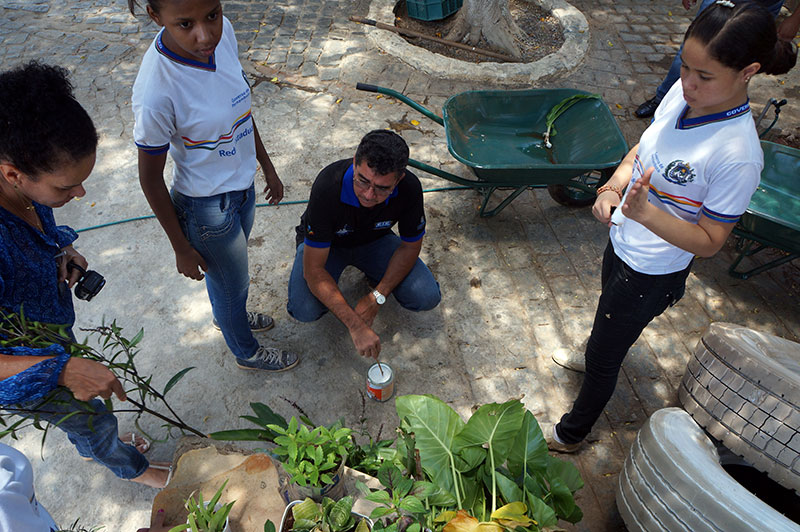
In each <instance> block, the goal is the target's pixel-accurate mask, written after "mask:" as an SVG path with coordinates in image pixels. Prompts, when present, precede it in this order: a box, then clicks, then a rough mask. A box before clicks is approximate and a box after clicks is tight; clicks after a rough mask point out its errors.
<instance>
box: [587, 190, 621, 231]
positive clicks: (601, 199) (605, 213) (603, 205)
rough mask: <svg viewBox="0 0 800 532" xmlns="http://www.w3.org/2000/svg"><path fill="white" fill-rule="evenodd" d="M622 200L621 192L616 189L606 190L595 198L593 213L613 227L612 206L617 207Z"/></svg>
mask: <svg viewBox="0 0 800 532" xmlns="http://www.w3.org/2000/svg"><path fill="white" fill-rule="evenodd" d="M619 202H620V197H619V194H617V193H616V192H615V191H614V190H606V191H604V192H603V193H602V194H600V195H599V196H597V199H596V200H594V205H592V214H594V217H595V218H597V219H598V220H600V221H601V222H602V223H604V224H605V225H607V226H609V227H611V208H612V207H617V206H618V205H619Z"/></svg>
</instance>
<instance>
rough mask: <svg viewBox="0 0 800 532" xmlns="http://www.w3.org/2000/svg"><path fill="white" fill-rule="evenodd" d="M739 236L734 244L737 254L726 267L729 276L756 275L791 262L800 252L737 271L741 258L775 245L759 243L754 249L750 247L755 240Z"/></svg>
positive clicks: (745, 276) (740, 277)
mask: <svg viewBox="0 0 800 532" xmlns="http://www.w3.org/2000/svg"><path fill="white" fill-rule="evenodd" d="M740 236H741V238H742V240H741V241H739V242H738V243H737V244H736V249H737V251H739V254H738V255H737V256H736V259H735V260H734V261H733V263H731V265H730V267H729V268H728V274H730V276H731V277H735V278H737V279H742V280H746V279H749V278H750V277H752V276H754V275H758V274H759V273H763V272H765V271H767V270H770V269H772V268H775V267H777V266H780V265H781V264H786V263H787V262H791V261H793V260H794V259H796V258H798V257H800V253H789V254H788V255H785V256H783V257H779V258H777V259H775V260H772V261H769V262H767V263H766V264H762V265H761V266H757V267H755V268H753V269H751V270H748V271H746V272H742V271H737V270H736V268H737V266H739V263H740V262H742V259H744V258H745V257H752V256H753V255H755V254H756V253H758V252H760V251H763V250H765V249H767V248H768V247H775V246H770V245H768V244H763V243H759V244H758V246H757V247H756V248H755V249H750V248H752V247H753V244H755V243H756V241H755V240H751V239H749V238H747V237H746V236H743V235H740ZM745 241H746V242H745ZM778 249H780V248H778ZM782 251H785V250H782Z"/></svg>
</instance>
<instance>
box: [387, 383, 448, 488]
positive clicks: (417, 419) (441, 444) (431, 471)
mask: <svg viewBox="0 0 800 532" xmlns="http://www.w3.org/2000/svg"><path fill="white" fill-rule="evenodd" d="M395 406H396V408H397V415H398V417H400V419H402V420H404V422H405V424H406V427H407V429H408V432H413V433H414V439H415V447H416V448H417V449H418V450H419V455H420V462H421V463H422V467H423V468H424V469H425V472H426V473H427V474H428V475H429V476H430V477H431V479H432V480H433V481H434V482H435V483H436V484H438V485H439V486H440V487H441V488H443V489H445V490H446V491H448V492H450V493H452V494H456V493H458V491H460V490H458V491H457V489H456V486H455V481H454V474H453V469H454V468H455V458H454V456H453V450H452V446H453V439H454V437H455V435H456V434H458V433H459V432H460V431H461V429H462V428H464V422H463V421H462V420H461V418H460V417H459V416H458V414H457V413H456V412H455V410H453V409H452V408H450V407H449V406H447V405H446V404H445V403H444V402H443V401H441V400H440V399H438V398H436V397H433V396H431V395H403V396H400V397H398V398H397V400H396V401H395Z"/></svg>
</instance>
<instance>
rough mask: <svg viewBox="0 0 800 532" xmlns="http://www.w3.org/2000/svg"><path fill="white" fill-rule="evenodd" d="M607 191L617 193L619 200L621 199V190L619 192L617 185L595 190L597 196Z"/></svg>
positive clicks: (604, 186)
mask: <svg viewBox="0 0 800 532" xmlns="http://www.w3.org/2000/svg"><path fill="white" fill-rule="evenodd" d="M608 190H613V191H614V192H616V193H617V196H619V199H622V190H620V188H619V187H618V186H617V185H608V184H606V185H603V186H602V187H600V188H598V189H597V195H598V196H599V195H600V194H602V193H603V192H606V191H608Z"/></svg>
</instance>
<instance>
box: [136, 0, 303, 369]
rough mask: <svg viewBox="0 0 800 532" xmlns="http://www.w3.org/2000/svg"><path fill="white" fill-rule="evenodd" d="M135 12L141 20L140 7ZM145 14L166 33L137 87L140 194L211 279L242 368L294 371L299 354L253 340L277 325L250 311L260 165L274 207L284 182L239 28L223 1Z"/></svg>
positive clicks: (219, 315)
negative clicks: (266, 140) (255, 101)
mask: <svg viewBox="0 0 800 532" xmlns="http://www.w3.org/2000/svg"><path fill="white" fill-rule="evenodd" d="M128 7H129V8H130V10H131V13H133V11H134V7H135V0H129V3H128ZM146 9H147V14H148V15H149V16H150V18H151V19H152V20H153V21H154V22H155V23H156V24H158V25H159V26H161V27H162V29H161V31H159V32H158V34H157V35H156V38H155V39H154V40H153V44H152V46H150V48H149V49H148V50H147V52H146V53H145V55H144V58H143V59H142V65H141V67H140V69H139V74H138V76H137V78H136V82H135V83H134V86H133V101H132V103H133V111H134V115H135V119H136V124H135V127H134V138H135V141H136V145H137V147H138V148H139V180H140V183H141V186H142V190H143V191H144V194H145V196H146V197H147V201H148V202H149V203H150V206H151V208H152V209H153V212H154V213H155V215H156V217H157V218H158V220H159V222H160V223H161V226H162V227H163V228H164V231H165V232H166V233H167V237H168V238H169V241H170V244H172V248H173V250H174V251H175V258H176V263H177V268H178V271H179V272H180V273H181V274H183V275H185V276H187V277H190V278H192V279H196V280H201V279H203V278H204V277H205V279H206V288H207V290H208V296H209V299H210V300H211V307H212V310H213V313H214V323H215V325H216V326H218V327H219V328H220V329H221V331H222V334H223V336H224V337H225V342H226V343H227V345H228V347H229V348H230V350H231V351H232V352H233V354H234V355H235V357H236V364H237V365H238V366H239V367H240V368H243V369H260V370H266V371H270V372H278V371H283V370H286V369H289V368H291V367H293V366H295V365H296V364H297V363H298V361H299V359H298V357H297V355H295V354H293V353H289V352H287V351H283V350H280V349H277V348H274V347H266V346H261V345H259V343H258V341H257V340H256V339H255V337H254V336H253V331H263V330H267V329H270V328H272V327H273V325H274V323H273V320H272V318H271V317H269V316H266V315H264V314H260V313H256V312H247V310H246V303H247V294H248V288H249V284H250V278H249V274H248V264H247V239H248V237H249V235H250V230H251V229H252V227H253V219H254V216H255V186H254V177H255V174H256V172H257V169H258V164H259V163H260V164H261V168H262V169H263V171H264V176H265V178H266V182H267V185H266V188H265V189H264V192H265V193H266V198H267V200H268V201H269V202H270V203H278V202H279V201H280V200H281V199H282V198H283V184H282V183H281V180H280V179H279V178H278V175H277V174H276V172H275V168H274V167H273V166H272V162H271V161H270V158H269V155H268V154H267V151H266V150H265V149H264V145H263V143H262V142H261V137H260V136H259V134H258V129H257V128H256V124H255V121H254V120H253V117H252V110H251V101H250V87H249V84H248V82H247V77H246V75H245V73H244V71H243V70H242V67H241V64H240V63H239V59H238V48H237V43H236V36H235V35H234V31H233V27H232V26H231V23H230V21H229V20H228V19H227V18H225V17H223V16H222V5H221V4H220V2H219V0H157V1H156V0H150V1H148V2H147V6H146ZM168 152H169V153H170V154H171V155H172V159H173V161H174V162H175V169H174V172H173V184H172V190H171V191H168V190H167V187H166V185H165V183H164V166H165V163H166V158H167V153H168Z"/></svg>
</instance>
